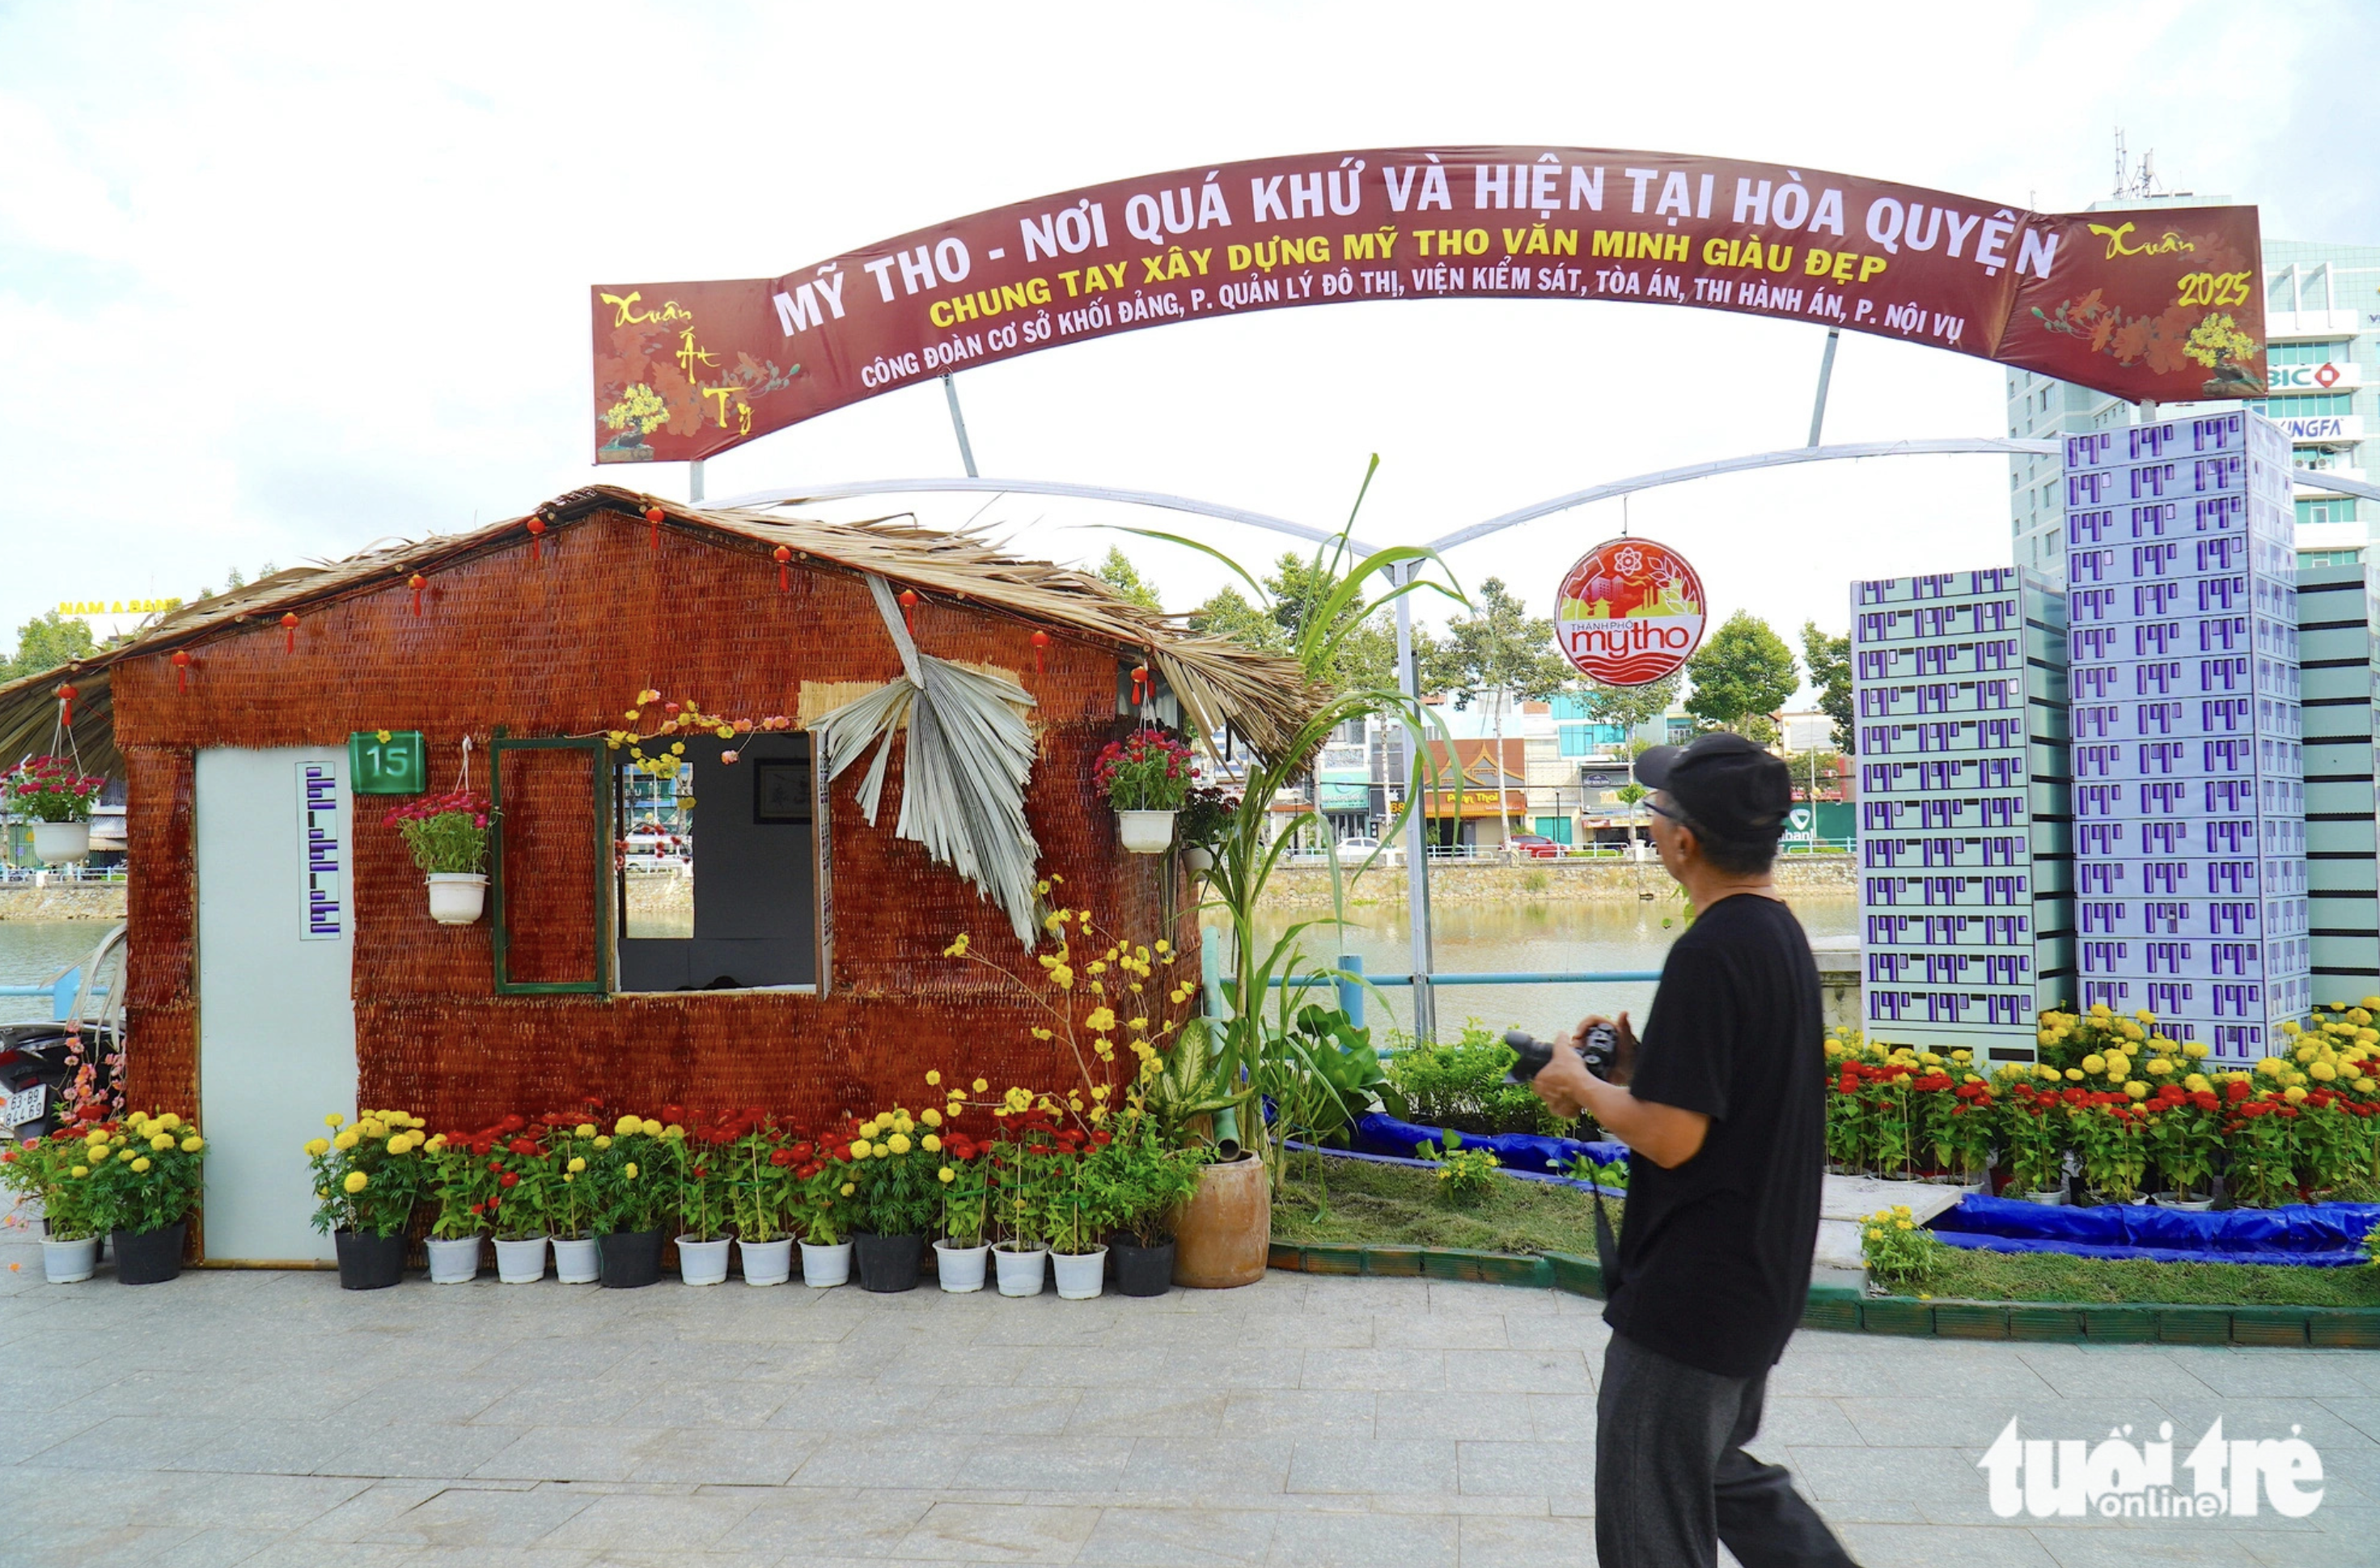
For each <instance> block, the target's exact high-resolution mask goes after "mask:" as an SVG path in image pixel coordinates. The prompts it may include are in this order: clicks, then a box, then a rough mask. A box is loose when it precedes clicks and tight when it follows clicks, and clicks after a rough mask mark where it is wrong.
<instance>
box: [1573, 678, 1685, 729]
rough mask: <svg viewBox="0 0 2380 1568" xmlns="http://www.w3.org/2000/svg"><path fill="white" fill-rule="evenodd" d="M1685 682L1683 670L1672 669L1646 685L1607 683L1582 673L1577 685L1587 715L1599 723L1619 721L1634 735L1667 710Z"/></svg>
mask: <svg viewBox="0 0 2380 1568" xmlns="http://www.w3.org/2000/svg"><path fill="white" fill-rule="evenodd" d="M1685 684H1686V677H1685V674H1684V672H1682V671H1676V670H1673V671H1671V672H1670V674H1668V675H1663V676H1662V677H1661V678H1660V679H1659V680H1657V681H1654V682H1652V683H1651V684H1650V685H1647V686H1606V685H1604V684H1603V683H1602V682H1601V681H1598V680H1589V679H1585V678H1584V677H1582V678H1581V679H1580V681H1579V687H1578V689H1579V692H1580V694H1581V696H1583V697H1584V698H1585V703H1586V716H1587V717H1588V718H1590V719H1593V720H1594V721H1595V722H1596V723H1598V724H1618V725H1620V726H1621V728H1622V729H1625V730H1626V731H1628V732H1629V734H1630V735H1634V734H1635V732H1636V731H1637V730H1638V729H1639V728H1641V727H1642V726H1644V725H1645V724H1649V723H1652V722H1653V721H1654V720H1656V719H1658V718H1659V717H1660V716H1661V715H1662V714H1664V713H1666V712H1668V711H1670V703H1672V702H1675V701H1676V700H1677V699H1678V690H1679V688H1680V687H1683V686H1684V685H1685Z"/></svg>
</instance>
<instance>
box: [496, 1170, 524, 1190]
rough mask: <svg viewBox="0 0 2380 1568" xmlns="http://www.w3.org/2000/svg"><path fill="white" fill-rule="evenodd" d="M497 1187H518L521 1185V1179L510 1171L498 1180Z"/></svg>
mask: <svg viewBox="0 0 2380 1568" xmlns="http://www.w3.org/2000/svg"><path fill="white" fill-rule="evenodd" d="M496 1185H498V1186H500V1187H516V1186H518V1185H520V1177H518V1176H517V1175H515V1174H514V1173H512V1172H510V1171H506V1172H505V1173H504V1174H503V1175H501V1176H498V1177H497V1178H496Z"/></svg>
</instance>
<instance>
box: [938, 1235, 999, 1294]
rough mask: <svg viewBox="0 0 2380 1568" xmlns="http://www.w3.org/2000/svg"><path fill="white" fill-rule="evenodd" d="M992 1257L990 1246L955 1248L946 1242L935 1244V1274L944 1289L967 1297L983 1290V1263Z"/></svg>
mask: <svg viewBox="0 0 2380 1568" xmlns="http://www.w3.org/2000/svg"><path fill="white" fill-rule="evenodd" d="M990 1256H991V1248H990V1247H989V1246H952V1245H951V1244H950V1243H948V1242H946V1241H938V1242H936V1243H935V1244H934V1273H935V1274H936V1275H937V1276H938V1277H939V1278H940V1279H941V1282H942V1288H943V1289H944V1290H946V1291H948V1292H950V1293H951V1294H952V1295H969V1294H971V1293H972V1292H975V1291H979V1290H981V1289H983V1261H984V1259H985V1258H989V1257H990Z"/></svg>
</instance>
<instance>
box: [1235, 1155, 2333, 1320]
mask: <svg viewBox="0 0 2380 1568" xmlns="http://www.w3.org/2000/svg"><path fill="white" fill-rule="evenodd" d="M1322 1175H1323V1179H1322V1182H1321V1184H1320V1185H1319V1186H1318V1184H1317V1183H1316V1180H1315V1174H1314V1161H1313V1160H1312V1159H1311V1158H1310V1157H1307V1156H1304V1155H1299V1156H1294V1157H1293V1158H1292V1160H1291V1161H1290V1167H1289V1171H1288V1173H1287V1177H1286V1179H1285V1180H1284V1181H1283V1182H1282V1184H1281V1196H1280V1197H1278V1198H1277V1199H1276V1200H1275V1201H1274V1203H1273V1208H1272V1235H1273V1239H1274V1240H1275V1241H1280V1242H1290V1243H1294V1244H1297V1245H1300V1246H1316V1245H1330V1244H1336V1245H1342V1246H1344V1245H1350V1244H1354V1245H1359V1246H1438V1247H1464V1248H1471V1249H1474V1250H1478V1251H1484V1252H1511V1253H1519V1254H1522V1255H1524V1256H1536V1255H1537V1254H1540V1253H1546V1252H1566V1253H1571V1254H1573V1255H1575V1256H1578V1257H1582V1258H1592V1257H1594V1256H1595V1205H1594V1202H1593V1200H1592V1199H1590V1198H1589V1197H1587V1195H1586V1194H1585V1193H1583V1192H1580V1191H1579V1190H1577V1189H1576V1188H1574V1187H1564V1186H1556V1185H1552V1184H1550V1183H1546V1182H1516V1181H1500V1182H1498V1184H1497V1185H1496V1189H1495V1190H1494V1191H1493V1192H1491V1193H1490V1194H1488V1196H1487V1197H1485V1198H1483V1199H1481V1201H1480V1202H1479V1203H1478V1204H1477V1205H1475V1206H1474V1207H1471V1208H1458V1207H1456V1206H1454V1205H1451V1204H1450V1203H1448V1202H1447V1201H1446V1200H1445V1198H1444V1197H1442V1196H1441V1195H1440V1193H1439V1182H1438V1177H1437V1175H1436V1173H1434V1172H1430V1171H1426V1170H1419V1169H1416V1168H1415V1167H1413V1166H1409V1165H1374V1164H1369V1163H1367V1162H1366V1161H1358V1160H1331V1161H1327V1163H1326V1164H1325V1165H1324V1167H1323V1173H1322ZM1606 1201H1607V1202H1609V1199H1607V1200H1606ZM1611 1215H1612V1219H1613V1221H1614V1222H1615V1223H1616V1222H1618V1221H1619V1219H1620V1210H1619V1207H1618V1205H1616V1204H1613V1205H1612V1206H1611ZM1942 1250H1943V1253H1944V1255H1945V1256H1944V1257H1943V1259H1942V1263H1941V1267H1940V1268H1939V1269H1938V1270H1937V1271H1936V1272H1935V1273H1934V1274H1932V1275H1930V1276H1929V1277H1928V1278H1927V1279H1926V1280H1925V1282H1922V1283H1915V1284H1902V1285H1895V1286H1893V1287H1891V1288H1892V1290H1893V1293H1894V1294H1895V1295H1925V1296H1928V1297H1931V1298H1932V1299H1934V1300H1937V1301H1941V1300H1968V1301H2043V1302H2078V1303H2083V1304H2089V1305H2098V1304H2117V1303H2131V1302H2140V1303H2155V1304H2157V1305H2160V1306H2168V1307H2188V1306H2199V1305H2204V1306H2216V1307H2380V1269H2370V1268H2365V1269H2302V1268H2296V1267H2292V1266H2289V1265H2286V1264H2278V1265H2277V1264H2264V1263H2153V1262H2149V1261H2146V1260H2144V1259H2132V1258H2123V1259H2118V1258H2073V1257H2069V1256H2067V1255H2066V1254H2064V1253H2056V1252H2021V1253H2020V1252H1982V1251H1971V1250H1969V1249H1967V1248H1964V1247H1950V1246H1946V1247H1944V1248H1943V1249H1942Z"/></svg>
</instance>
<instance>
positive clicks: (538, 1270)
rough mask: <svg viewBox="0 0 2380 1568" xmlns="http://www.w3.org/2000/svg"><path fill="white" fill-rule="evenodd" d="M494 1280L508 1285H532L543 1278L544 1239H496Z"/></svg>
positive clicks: (533, 1237) (541, 1237)
mask: <svg viewBox="0 0 2380 1568" xmlns="http://www.w3.org/2000/svg"><path fill="white" fill-rule="evenodd" d="M496 1278H497V1279H499V1280H502V1281H503V1282H504V1283H506V1284H508V1285H533V1284H535V1283H537V1282H538V1281H540V1280H541V1279H543V1278H545V1238H544V1237H543V1236H531V1237H529V1238H528V1240H527V1241H506V1240H505V1239H504V1237H502V1236H498V1237H497V1238H496Z"/></svg>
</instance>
